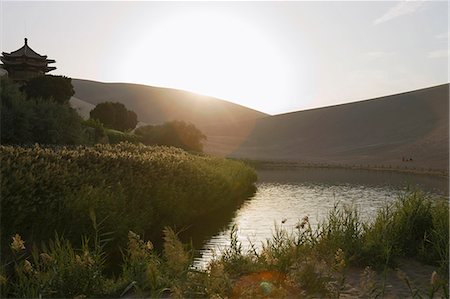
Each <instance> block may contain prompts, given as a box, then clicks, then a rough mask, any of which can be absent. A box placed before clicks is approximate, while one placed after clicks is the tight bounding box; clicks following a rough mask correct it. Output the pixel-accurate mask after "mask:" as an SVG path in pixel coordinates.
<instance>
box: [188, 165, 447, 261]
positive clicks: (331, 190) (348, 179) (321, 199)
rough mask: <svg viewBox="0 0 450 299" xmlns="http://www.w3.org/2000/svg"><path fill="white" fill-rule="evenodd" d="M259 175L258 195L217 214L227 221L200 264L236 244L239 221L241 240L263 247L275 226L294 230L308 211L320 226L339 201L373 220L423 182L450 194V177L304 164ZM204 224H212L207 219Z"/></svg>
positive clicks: (423, 186)
mask: <svg viewBox="0 0 450 299" xmlns="http://www.w3.org/2000/svg"><path fill="white" fill-rule="evenodd" d="M258 176H259V181H258V184H257V191H256V194H255V196H254V197H253V198H252V199H251V200H248V201H246V202H244V203H243V204H242V205H241V206H240V207H239V209H238V210H237V211H235V212H229V213H226V216H225V217H224V218H222V219H215V220H220V222H221V227H220V229H219V233H216V234H214V235H212V234H208V236H210V235H212V237H210V238H209V239H207V240H206V241H204V242H203V243H202V245H201V246H198V247H197V248H202V249H201V250H200V251H199V252H198V254H199V257H198V258H197V259H196V261H195V266H198V267H204V266H205V265H206V264H207V263H208V261H210V260H211V258H212V256H213V255H214V254H220V251H221V249H223V248H225V247H227V246H228V245H229V244H230V239H229V235H230V229H231V227H232V226H233V225H237V227H238V239H239V241H241V242H242V244H243V247H244V248H249V247H250V244H251V243H252V244H254V245H255V246H256V247H261V244H262V242H264V241H265V240H266V239H267V238H270V237H271V236H272V234H273V231H274V227H275V225H278V226H281V227H284V228H286V229H288V230H293V229H294V227H295V225H296V224H297V223H298V222H299V221H300V219H301V218H302V217H304V216H306V215H307V216H309V219H310V222H311V224H312V226H313V227H317V224H318V223H319V222H320V221H322V220H323V219H324V218H325V217H326V215H327V213H328V211H329V210H330V209H332V208H333V206H334V205H335V204H336V203H339V204H343V205H353V206H354V207H356V208H357V209H358V211H359V212H360V215H361V217H362V218H363V219H364V220H371V219H373V217H374V216H375V215H376V212H377V210H378V209H379V208H380V207H382V206H384V205H385V204H386V203H390V202H393V201H395V200H396V199H397V198H398V195H399V194H400V193H402V192H403V191H404V190H405V189H406V188H416V187H419V188H421V189H422V190H424V191H425V192H427V193H430V195H433V196H440V197H447V198H448V181H447V179H445V178H436V177H429V176H421V175H410V174H407V175H405V174H401V173H389V172H374V171H355V170H342V169H301V170H283V171H280V170H276V171H275V170H268V171H260V172H258ZM408 186H409V187H408ZM227 217H229V218H227ZM226 219H228V220H226ZM212 221H214V219H213V220H212ZM282 222H284V223H282ZM202 224H203V225H201V226H203V227H205V226H206V227H209V225H208V223H207V222H203V223H202ZM203 236H205V235H203Z"/></svg>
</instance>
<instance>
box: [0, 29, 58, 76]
mask: <svg viewBox="0 0 450 299" xmlns="http://www.w3.org/2000/svg"><path fill="white" fill-rule="evenodd" d="M0 60H1V61H2V62H3V65H0V67H2V68H3V69H5V70H6V71H7V72H8V77H10V78H11V79H13V80H16V81H26V80H28V79H31V78H33V77H37V76H42V75H44V74H45V73H47V72H50V71H53V70H56V67H53V66H48V64H49V63H54V62H55V60H53V59H47V56H46V55H40V54H38V53H36V52H35V51H33V49H31V48H30V47H29V46H28V39H26V38H25V45H23V47H22V48H20V49H18V50H16V51H14V52H11V53H6V52H2V56H0Z"/></svg>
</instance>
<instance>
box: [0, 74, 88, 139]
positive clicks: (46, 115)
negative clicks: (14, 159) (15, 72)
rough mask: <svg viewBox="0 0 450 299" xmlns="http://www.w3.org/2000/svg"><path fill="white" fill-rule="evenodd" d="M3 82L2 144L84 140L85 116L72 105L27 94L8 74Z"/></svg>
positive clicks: (1, 91)
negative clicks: (7, 77) (83, 119)
mask: <svg viewBox="0 0 450 299" xmlns="http://www.w3.org/2000/svg"><path fill="white" fill-rule="evenodd" d="M0 84H1V86H0V98H1V130H0V131H1V143H2V144H31V143H41V144H82V143H85V133H84V131H83V128H82V126H81V121H82V119H81V117H80V116H79V115H78V114H77V112H76V111H75V110H74V109H72V108H71V107H70V106H69V105H61V104H58V103H56V102H53V101H48V100H43V99H32V98H27V96H26V95H25V94H24V93H23V92H21V91H20V90H19V87H18V86H17V85H16V84H15V83H13V82H12V81H11V80H9V79H6V78H4V79H3V78H2V80H1V82H0Z"/></svg>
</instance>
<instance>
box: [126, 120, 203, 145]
mask: <svg viewBox="0 0 450 299" xmlns="http://www.w3.org/2000/svg"><path fill="white" fill-rule="evenodd" d="M135 134H136V135H138V136H139V137H140V138H141V141H142V143H144V144H146V145H168V146H174V147H179V148H182V149H184V150H188V151H196V152H202V151H203V144H202V142H203V141H204V140H206V136H205V135H204V134H203V133H202V132H201V131H200V130H199V129H198V128H197V127H195V126H194V125H193V124H189V123H185V122H184V121H171V122H166V123H164V124H163V125H159V126H152V125H149V126H142V127H139V128H137V129H136V130H135Z"/></svg>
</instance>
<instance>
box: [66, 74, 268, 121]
mask: <svg viewBox="0 0 450 299" xmlns="http://www.w3.org/2000/svg"><path fill="white" fill-rule="evenodd" d="M72 84H73V86H74V89H75V96H76V97H77V98H79V99H82V100H83V101H85V102H88V103H90V104H93V105H96V104H98V103H101V102H105V101H113V102H121V103H123V104H125V106H126V107H127V108H128V109H131V110H133V111H135V112H136V113H137V115H138V119H139V120H140V121H143V122H145V123H149V124H160V123H163V122H165V121H169V120H184V121H189V122H192V123H194V124H196V125H199V126H204V125H206V124H213V123H234V122H238V121H242V120H247V119H256V118H260V117H263V116H266V114H264V113H262V112H259V111H256V110H252V109H249V108H246V107H244V106H240V105H237V104H234V103H231V102H227V101H223V100H220V99H217V98H213V97H207V96H202V95H197V94H194V93H190V92H187V91H182V90H176V89H170V88H160V87H153V86H146V85H139V84H130V83H101V82H95V81H88V80H80V79H72Z"/></svg>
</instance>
